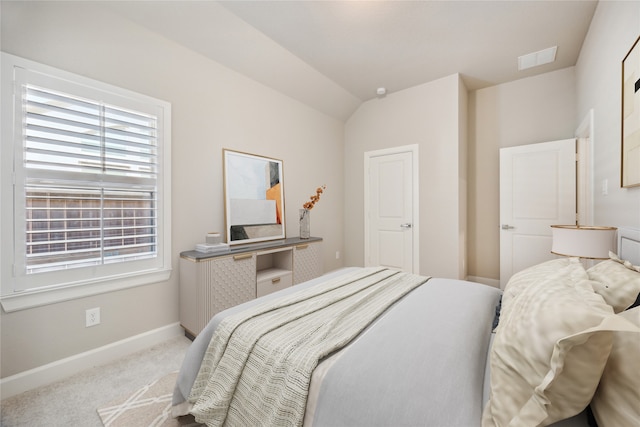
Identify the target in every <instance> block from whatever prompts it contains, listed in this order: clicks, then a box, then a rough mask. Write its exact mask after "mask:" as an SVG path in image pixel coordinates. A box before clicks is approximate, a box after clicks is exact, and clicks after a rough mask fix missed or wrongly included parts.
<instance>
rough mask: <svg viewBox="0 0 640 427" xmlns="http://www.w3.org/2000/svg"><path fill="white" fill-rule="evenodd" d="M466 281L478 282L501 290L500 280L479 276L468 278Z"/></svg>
mask: <svg viewBox="0 0 640 427" xmlns="http://www.w3.org/2000/svg"><path fill="white" fill-rule="evenodd" d="M465 280H468V281H470V282H478V283H482V284H483V285H488V286H493V287H494V288H497V289H500V280H496V279H489V278H488V277H478V276H467V278H466V279H465Z"/></svg>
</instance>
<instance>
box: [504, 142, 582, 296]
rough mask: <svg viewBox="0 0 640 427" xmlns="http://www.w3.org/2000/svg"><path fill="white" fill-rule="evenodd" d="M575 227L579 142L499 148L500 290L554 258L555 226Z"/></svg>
mask: <svg viewBox="0 0 640 427" xmlns="http://www.w3.org/2000/svg"><path fill="white" fill-rule="evenodd" d="M575 223H576V142H575V139H567V140H561V141H552V142H544V143H540V144H531V145H524V146H519V147H510V148H502V149H500V286H501V287H502V288H504V286H505V285H506V284H507V282H508V281H509V278H511V276H512V275H513V273H516V272H518V271H520V270H522V269H524V268H527V267H530V266H532V265H535V264H538V263H541V262H543V261H547V260H550V259H553V258H555V256H554V255H553V254H551V227H550V226H551V225H553V224H575Z"/></svg>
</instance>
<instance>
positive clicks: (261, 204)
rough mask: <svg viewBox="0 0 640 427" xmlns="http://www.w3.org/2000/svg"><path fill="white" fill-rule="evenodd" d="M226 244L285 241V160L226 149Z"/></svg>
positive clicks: (224, 152)
mask: <svg viewBox="0 0 640 427" xmlns="http://www.w3.org/2000/svg"><path fill="white" fill-rule="evenodd" d="M223 159H224V194H225V225H226V234H227V243H228V244H229V245H235V244H240V243H252V242H260V241H264V240H274V239H284V237H285V227H284V180H283V171H282V160H277V159H271V158H269V157H262V156H256V155H254V154H247V153H241V152H238V151H232V150H227V149H224V150H223Z"/></svg>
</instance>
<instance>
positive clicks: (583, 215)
mask: <svg viewBox="0 0 640 427" xmlns="http://www.w3.org/2000/svg"><path fill="white" fill-rule="evenodd" d="M593 114H594V113H593V109H590V110H589V112H587V115H586V116H585V117H584V119H583V120H582V123H580V126H578V128H577V129H576V132H575V135H576V138H577V144H578V145H577V153H578V164H577V165H576V166H577V168H576V174H577V176H576V179H577V181H576V183H577V186H576V191H577V193H576V196H577V198H578V199H577V203H576V209H577V210H578V211H577V213H578V224H580V225H594V224H593V188H594V185H593V174H592V171H593V161H592V159H593V147H594V144H593V136H594V130H593Z"/></svg>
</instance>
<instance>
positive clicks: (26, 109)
mask: <svg viewBox="0 0 640 427" xmlns="http://www.w3.org/2000/svg"><path fill="white" fill-rule="evenodd" d="M2 55H3V56H2V67H3V69H2V90H3V94H7V93H13V99H11V100H9V101H8V102H7V101H6V98H10V97H6V96H5V97H4V98H3V101H2V102H3V104H2V125H3V131H2V132H3V135H2V139H3V141H2V147H1V148H2V152H1V154H2V155H1V157H0V158H2V206H3V208H2V229H1V230H2V232H1V234H0V235H1V236H2V237H1V240H2V279H3V280H2V305H3V307H4V308H5V310H11V309H19V308H21V307H23V306H24V307H26V306H33V305H39V304H42V303H47V302H52V301H57V300H60V299H68V298H72V297H74V295H75V296H84V295H88V294H92V293H97V292H104V291H108V290H114V289H120V288H122V287H128V286H133V285H138V284H143V283H149V282H154V281H159V280H163V279H166V278H168V274H169V272H170V244H169V243H170V220H169V212H170V194H169V188H170V187H169V183H170V175H169V170H170V168H169V167H168V166H169V158H168V153H169V152H170V151H169V148H170V145H169V144H170V137H169V135H170V132H169V128H170V126H169V123H170V105H169V104H168V103H166V102H163V101H159V100H155V99H152V98H149V97H146V96H144V95H139V94H135V93H131V92H129V91H125V90H124V89H120V88H115V87H112V86H108V85H106V84H104V83H100V82H95V81H91V80H88V79H85V78H83V77H80V76H75V75H71V74H69V73H65V72H62V71H60V70H55V69H52V68H50V67H46V66H43V65H41V64H36V63H33V62H30V61H26V60H23V59H21V58H17V57H14V56H11V55H6V54H4V53H3V54H2ZM7 85H8V86H7ZM5 132H8V133H5ZM7 205H9V206H10V208H11V209H9V208H6V206H7ZM5 235H10V236H11V238H5ZM6 242H8V243H9V244H10V246H9V245H8V244H7V243H6ZM8 253H9V254H10V256H7V254H8ZM42 294H45V295H44V296H43V295H42ZM34 295H36V296H35V297H34ZM25 297H29V298H25Z"/></svg>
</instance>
